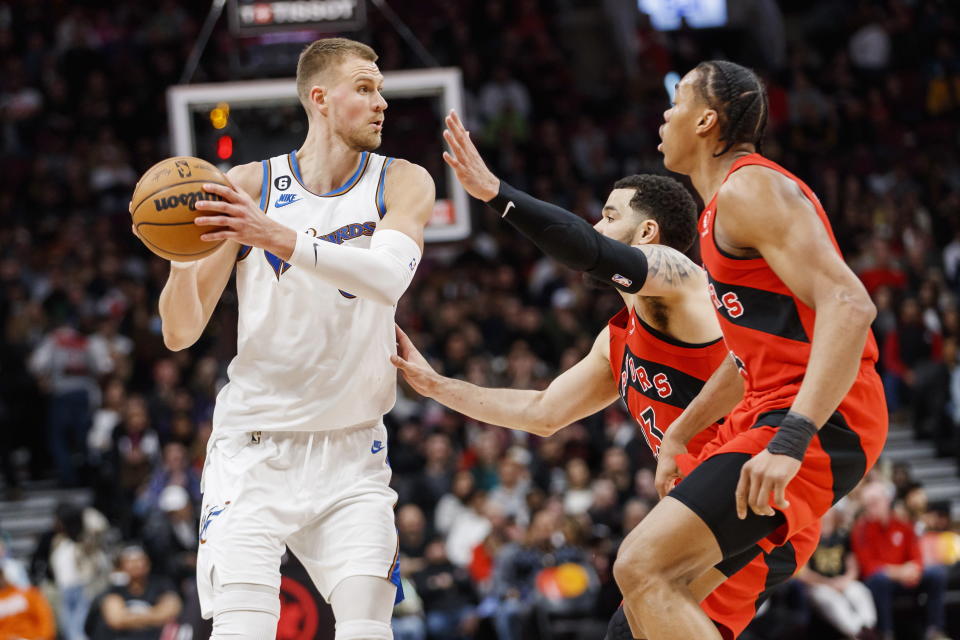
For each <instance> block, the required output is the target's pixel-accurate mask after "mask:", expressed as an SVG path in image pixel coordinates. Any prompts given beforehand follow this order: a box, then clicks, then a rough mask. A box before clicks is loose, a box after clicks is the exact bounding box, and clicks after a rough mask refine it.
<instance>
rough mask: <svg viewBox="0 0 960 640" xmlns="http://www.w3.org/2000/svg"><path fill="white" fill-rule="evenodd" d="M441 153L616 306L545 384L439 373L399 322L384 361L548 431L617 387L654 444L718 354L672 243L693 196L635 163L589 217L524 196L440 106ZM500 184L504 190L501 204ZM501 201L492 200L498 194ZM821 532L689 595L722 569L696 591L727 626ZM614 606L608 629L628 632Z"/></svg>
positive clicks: (711, 325) (478, 414)
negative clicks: (502, 383) (603, 285)
mask: <svg viewBox="0 0 960 640" xmlns="http://www.w3.org/2000/svg"><path fill="white" fill-rule="evenodd" d="M447 126H448V131H447V133H446V134H445V135H446V136H447V140H448V142H449V144H450V147H451V153H449V154H447V156H446V157H447V161H448V163H449V164H450V165H451V166H452V167H453V168H454V170H455V172H456V175H457V178H458V179H459V181H460V182H461V183H462V184H463V185H464V187H465V188H466V190H467V191H468V192H469V193H470V194H471V195H473V196H474V197H476V198H479V199H481V200H485V201H490V202H491V204H492V205H493V206H494V207H495V208H497V209H498V210H499V211H505V212H506V214H507V215H506V220H507V221H508V222H510V223H511V224H513V225H515V226H516V227H517V228H518V229H519V230H520V231H521V232H522V233H524V234H525V235H527V236H528V237H529V238H530V239H531V240H533V241H534V242H535V243H536V244H537V245H538V246H540V248H541V249H543V250H544V252H545V253H547V254H548V255H550V256H552V257H554V258H556V259H558V260H559V261H560V262H562V263H564V264H566V265H567V266H570V267H571V268H575V269H579V270H583V271H585V272H586V273H588V274H589V275H590V276H592V277H593V279H595V280H596V281H598V282H607V283H609V284H611V285H613V286H615V287H616V288H617V289H618V292H619V294H620V295H621V296H622V298H623V301H624V303H625V305H626V306H625V308H624V309H622V310H621V311H620V312H619V313H617V314H616V315H615V316H614V317H613V318H611V320H610V322H609V324H608V326H607V327H605V328H604V329H603V331H601V332H600V334H599V335H598V336H597V339H596V341H595V342H594V346H593V349H591V351H590V352H589V353H588V354H587V356H586V357H585V358H584V359H583V360H581V361H580V362H578V363H577V364H576V365H574V366H573V367H571V368H570V369H569V370H567V371H566V372H564V373H563V374H561V375H560V376H559V377H558V378H557V379H556V380H554V381H553V382H552V383H551V384H550V385H549V387H548V388H547V389H545V390H543V391H527V390H514V389H485V388H481V387H477V386H475V385H471V384H469V383H466V382H463V381H460V380H454V379H450V378H444V377H442V376H440V375H438V374H437V373H436V372H434V371H433V369H431V368H430V366H429V364H428V363H427V362H426V360H425V359H424V358H423V357H422V356H421V355H420V354H419V353H418V352H417V350H416V348H415V347H414V346H413V344H412V343H411V342H410V340H409V339H408V338H407V336H406V335H405V334H404V333H403V332H402V331H399V330H398V332H397V335H398V343H399V344H398V354H399V356H400V357H398V358H396V359H395V360H394V363H395V364H396V365H397V366H398V367H399V368H400V369H401V371H402V372H403V373H404V376H405V377H406V378H407V380H408V381H409V382H410V384H411V386H413V387H414V388H415V389H416V390H417V391H418V392H420V393H422V394H423V395H425V396H428V397H432V398H434V399H436V400H437V401H438V402H440V403H442V404H444V405H446V406H448V407H450V408H452V409H455V410H457V411H459V412H460V413H463V414H466V415H468V416H470V417H472V418H475V419H477V420H481V421H483V422H487V423H490V424H497V425H502V426H508V427H512V428H515V429H521V430H523V431H528V432H530V433H534V434H537V435H541V436H549V435H552V434H553V433H555V432H556V431H557V430H559V429H560V428H562V427H564V426H566V425H568V424H570V423H571V422H574V421H576V420H579V419H581V418H584V417H586V416H588V415H591V414H593V413H595V412H597V411H599V410H601V409H603V408H604V407H606V406H607V405H609V404H610V403H611V402H613V401H614V400H615V399H616V398H617V397H618V395H619V396H620V397H621V398H623V400H624V402H625V403H626V404H627V407H628V409H629V411H630V414H631V415H632V416H633V418H634V419H635V420H636V421H637V425H638V427H639V428H640V430H641V433H642V434H643V437H644V439H645V440H646V442H647V444H648V445H649V447H650V449H651V451H652V452H653V453H654V455H655V456H656V455H657V454H658V452H659V449H660V443H661V441H662V439H663V438H664V433H665V432H666V433H669V427H670V425H671V423H672V422H673V420H674V419H675V418H677V417H678V416H679V415H680V413H681V412H682V411H683V409H684V408H685V407H686V406H687V404H688V403H689V402H690V400H691V399H692V398H693V397H694V396H696V395H697V393H698V392H699V391H700V389H701V388H702V387H703V384H704V381H705V380H707V379H708V378H709V377H710V376H711V374H712V373H713V372H714V371H715V370H716V369H717V367H718V366H720V364H721V363H722V362H723V360H724V359H726V358H727V348H726V346H725V345H724V343H723V341H722V340H721V339H720V327H719V324H718V322H717V320H716V318H715V315H714V311H713V306H712V302H711V300H710V296H709V294H708V289H707V282H706V278H705V274H704V272H703V271H702V270H701V269H700V268H698V267H697V266H696V265H694V264H693V263H692V262H691V261H690V260H689V259H688V258H687V257H686V256H684V255H683V253H682V252H684V251H687V250H688V249H689V248H690V246H691V245H692V244H693V241H694V240H695V238H696V234H697V226H696V205H695V204H694V202H693V199H692V198H691V197H690V194H689V193H688V192H687V191H686V189H684V188H683V187H682V186H681V185H680V184H679V183H678V182H676V181H675V180H672V179H670V178H666V177H663V176H652V175H638V176H629V177H627V178H623V179H621V180H619V181H617V183H616V184H614V188H613V190H612V191H611V193H610V195H609V197H608V198H607V202H606V204H605V205H604V207H603V211H602V214H603V215H602V219H601V220H600V222H598V223H597V224H596V226H595V227H594V228H593V229H591V228H590V225H589V224H588V223H587V222H586V221H584V220H583V219H581V218H579V217H578V216H576V215H574V214H572V213H570V212H568V211H564V210H563V209H561V208H559V207H555V206H553V205H550V204H547V203H545V202H542V201H540V200H536V199H534V198H531V197H530V196H529V195H527V194H525V193H523V192H520V191H517V190H516V189H513V188H512V187H510V186H509V185H507V184H506V183H503V182H501V181H500V180H498V179H497V178H496V177H495V176H494V175H493V174H492V173H491V172H490V171H489V169H487V167H486V165H485V164H484V162H483V160H482V158H481V157H480V154H479V153H478V152H477V150H476V148H475V147H474V145H473V143H472V142H471V141H470V139H469V136H468V135H467V132H466V131H465V130H464V128H463V126H462V124H461V123H460V121H459V118H457V117H456V115H455V114H451V115H450V116H449V117H448V118H447ZM498 196H506V197H507V199H506V200H505V204H504V203H503V202H501V201H503V200H504V198H500V199H499V200H498ZM499 205H502V206H499ZM717 429H718V425H717V424H713V425H711V426H709V427H707V428H706V429H704V430H702V431H700V432H699V433H698V434H697V435H696V436H695V437H694V438H692V439H691V441H690V443H689V450H690V451H697V452H699V450H700V449H701V448H702V447H704V446H705V445H706V444H707V442H708V441H710V440H711V439H712V438H713V437H714V436H715V435H716V432H717ZM818 541H819V528H818V527H817V526H814V527H811V528H810V530H809V531H806V532H805V535H804V536H798V538H797V539H796V540H795V544H794V545H788V546H784V547H778V548H776V549H775V550H774V551H773V553H771V554H762V553H761V552H760V549H759V548H753V549H750V550H747V551H746V552H745V553H743V554H740V555H739V556H737V557H732V558H730V559H728V560H726V561H725V562H724V563H722V564H721V565H720V566H718V567H717V568H716V569H714V570H712V572H713V574H709V573H708V575H707V576H705V578H704V579H703V580H701V581H700V584H703V585H708V586H709V588H706V589H705V590H702V589H701V587H700V585H694V590H695V591H696V593H697V598H698V600H699V599H700V598H703V596H704V595H706V594H707V593H709V592H710V590H711V589H713V587H715V586H716V584H717V580H716V579H715V577H714V576H719V578H720V580H723V579H725V578H726V577H728V576H731V577H730V579H729V580H726V582H723V584H722V585H721V586H720V587H718V588H717V589H715V590H714V591H713V592H712V593H710V595H709V596H707V597H706V599H705V600H703V603H702V607H703V610H704V611H705V612H706V614H707V615H708V616H709V618H710V619H711V620H713V621H714V623H715V624H716V625H717V626H718V627H719V628H721V629H722V630H723V632H724V635H725V636H726V637H728V638H734V637H736V636H737V635H739V633H740V632H741V631H742V630H743V629H744V628H745V627H746V626H747V624H749V622H750V620H752V619H753V616H754V614H755V613H756V609H757V606H758V604H759V603H758V600H759V599H760V598H761V597H762V594H763V592H764V591H765V590H766V589H768V588H769V587H771V586H773V585H776V584H778V583H780V582H783V581H785V580H787V579H788V578H789V577H790V576H791V575H793V573H794V572H795V571H796V570H797V569H798V568H799V567H800V566H802V565H803V564H804V563H806V561H807V559H808V558H809V557H810V554H812V553H813V551H814V549H815V548H816V546H817V543H818ZM631 637H633V636H631V635H630V632H629V629H628V628H627V625H626V621H625V620H624V619H623V612H622V610H621V611H618V613H617V615H615V616H614V619H613V620H611V625H610V628H609V630H608V634H607V638H608V640H621V639H622V638H631Z"/></svg>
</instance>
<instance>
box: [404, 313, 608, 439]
mask: <svg viewBox="0 0 960 640" xmlns="http://www.w3.org/2000/svg"><path fill="white" fill-rule="evenodd" d="M609 342H610V334H609V332H608V329H604V330H603V331H602V332H601V333H600V335H599V336H597V339H596V341H594V344H593V348H592V349H590V352H589V353H588V354H587V355H586V357H584V358H583V360H581V361H580V362H578V363H577V364H575V365H573V366H572V367H570V368H569V369H568V370H566V371H565V372H563V373H562V374H560V376H558V377H557V378H556V379H555V380H554V381H553V382H551V383H550V386H548V387H547V388H546V389H544V390H543V391H534V390H524V389H489V388H486V387H478V386H477V385H474V384H470V383H469V382H464V381H463V380H456V379H453V378H447V377H444V376H441V375H440V374H439V373H437V372H436V371H434V370H433V368H432V367H431V366H430V364H429V363H428V362H427V361H426V359H425V358H424V357H423V356H422V355H421V354H420V352H419V351H417V348H416V347H415V346H414V345H413V343H412V342H411V341H410V338H408V337H407V334H405V333H404V332H403V330H402V329H400V327H397V355H395V356H392V357H391V359H390V360H391V362H393V364H394V366H396V367H397V368H398V369H400V371H401V373H403V376H404V378H406V380H407V382H408V383H410V386H411V387H413V388H414V389H415V390H416V391H417V392H418V393H420V394H422V395H424V396H427V397H428V398H433V399H434V400H436V401H437V402H439V403H440V404H442V405H444V406H447V407H450V408H451V409H453V410H454V411H457V412H459V413H462V414H464V415H465V416H469V417H471V418H473V419H474V420H479V421H481V422H486V423H488V424H495V425H498V426H501V427H509V428H511V429H519V430H521V431H527V432H528V433H533V434H536V435H538V436H550V435H553V434H554V433H556V432H557V431H558V430H560V429H562V428H563V427H565V426H567V425H568V424H570V423H572V422H576V421H577V420H580V419H582V418H585V417H587V416H589V415H592V414H594V413H596V412H597V411H600V410H601V409H603V408H605V407H607V406H609V405H610V403H612V402H613V401H614V400H616V399H617V398H618V397H619V395H618V393H617V385H616V381H615V380H614V379H613V376H612V374H611V373H610V363H609V356H608V355H607V354H608V349H609Z"/></svg>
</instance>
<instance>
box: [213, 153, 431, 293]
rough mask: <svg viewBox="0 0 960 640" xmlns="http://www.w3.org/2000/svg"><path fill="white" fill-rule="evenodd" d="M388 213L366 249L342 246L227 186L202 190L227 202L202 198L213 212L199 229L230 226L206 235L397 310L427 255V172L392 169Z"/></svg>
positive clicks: (407, 166) (406, 166) (399, 164)
mask: <svg viewBox="0 0 960 640" xmlns="http://www.w3.org/2000/svg"><path fill="white" fill-rule="evenodd" d="M386 180H387V183H386V187H385V193H384V197H385V205H386V207H387V214H386V215H385V216H384V218H383V220H382V221H381V222H380V224H379V225H378V227H377V230H376V231H375V232H374V234H373V238H372V239H371V241H370V247H369V248H367V249H364V248H360V247H350V246H347V245H337V244H334V243H332V242H327V241H326V240H323V239H320V238H313V237H311V236H308V235H307V234H305V233H297V232H296V231H294V230H293V229H291V228H290V227H286V226H284V225H282V224H280V223H279V222H277V221H276V220H272V219H271V218H270V217H269V216H264V215H261V212H260V209H259V208H258V207H257V206H256V204H255V203H254V202H253V199H252V198H251V197H250V196H248V195H247V194H246V193H244V192H242V191H239V192H238V191H237V190H235V189H230V188H227V187H224V186H222V185H216V184H204V185H203V188H204V189H205V190H206V191H209V192H210V193H215V194H217V195H219V196H220V197H221V198H223V200H222V201H216V200H203V201H201V202H202V203H203V204H201V203H199V202H198V203H197V208H200V209H204V210H205V211H207V212H209V214H208V215H206V216H200V217H197V218H196V219H195V220H194V222H195V223H196V224H198V225H213V226H222V227H225V229H224V230H222V231H213V232H210V233H205V234H204V235H202V236H201V238H202V239H204V240H219V239H221V238H228V239H231V240H234V241H235V242H238V243H240V244H246V245H250V246H253V247H259V248H261V249H263V250H264V251H269V252H270V253H272V254H273V255H275V256H277V257H279V258H280V259H282V260H284V261H286V262H289V263H290V264H292V265H294V266H295V267H297V268H299V269H302V270H303V271H304V272H306V273H310V274H313V275H314V276H316V277H317V278H320V279H321V280H323V281H325V282H327V283H329V284H332V285H333V286H335V287H337V288H338V289H343V290H345V291H349V292H350V293H352V294H353V295H356V296H360V297H362V298H367V299H369V300H374V301H376V302H379V303H381V304H386V305H390V306H393V305H395V304H396V303H397V300H399V299H400V296H401V295H403V292H404V291H406V289H407V287H408V286H409V285H410V281H411V280H413V274H414V273H415V272H416V269H417V265H419V264H420V257H421V255H422V254H423V229H424V227H425V226H426V224H427V221H428V220H429V219H430V215H431V213H432V212H433V200H434V195H435V188H434V184H433V179H432V178H431V177H430V174H429V173H427V171H426V170H425V169H424V168H423V167H420V166H418V165H415V164H411V163H409V162H407V161H405V160H398V161H396V162H394V163H393V164H392V165H391V166H390V168H389V169H388V170H387V177H386Z"/></svg>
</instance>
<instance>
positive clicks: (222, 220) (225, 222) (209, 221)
mask: <svg viewBox="0 0 960 640" xmlns="http://www.w3.org/2000/svg"><path fill="white" fill-rule="evenodd" d="M236 221H237V219H236V218H233V217H231V216H198V217H196V218H194V219H193V224H195V225H197V226H198V227H230V226H232V225H234V224H236Z"/></svg>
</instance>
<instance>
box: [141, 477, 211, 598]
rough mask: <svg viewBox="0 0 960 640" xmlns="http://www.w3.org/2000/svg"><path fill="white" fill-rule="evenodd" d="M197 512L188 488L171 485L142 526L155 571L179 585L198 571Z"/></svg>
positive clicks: (146, 546) (161, 495)
mask: <svg viewBox="0 0 960 640" xmlns="http://www.w3.org/2000/svg"><path fill="white" fill-rule="evenodd" d="M195 514H196V511H195V508H194V505H193V503H192V502H191V501H190V494H188V493H187V490H186V489H184V488H183V487H182V486H180V485H178V484H170V485H168V486H167V487H166V488H164V490H163V491H162V492H161V493H160V498H159V500H158V501H157V505H156V507H155V508H153V509H151V510H150V511H149V512H148V513H147V516H146V522H144V525H143V531H142V537H143V540H144V546H145V548H146V551H147V555H148V556H149V558H150V562H151V564H152V566H153V567H154V569H155V573H156V574H157V575H158V576H163V577H166V578H169V579H170V580H171V581H173V583H174V584H175V585H177V586H178V587H179V586H180V585H181V584H183V583H184V581H186V580H191V579H192V578H193V577H194V576H195V574H196V569H197V543H198V535H197V531H198V524H199V523H198V521H197V518H196V515H195Z"/></svg>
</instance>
